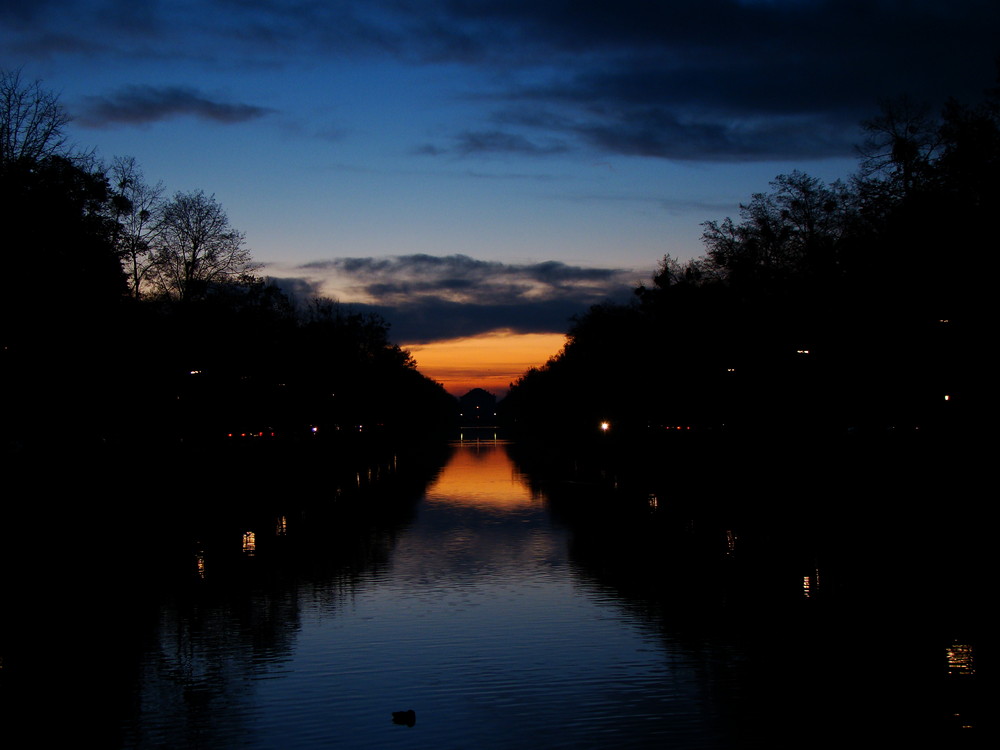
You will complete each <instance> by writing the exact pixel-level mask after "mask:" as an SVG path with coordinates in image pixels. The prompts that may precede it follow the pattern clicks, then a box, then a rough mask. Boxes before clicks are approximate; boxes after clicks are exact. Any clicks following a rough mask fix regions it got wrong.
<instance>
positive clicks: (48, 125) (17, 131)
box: [0, 70, 70, 164]
mask: <svg viewBox="0 0 1000 750" xmlns="http://www.w3.org/2000/svg"><path fill="white" fill-rule="evenodd" d="M69 120H70V118H69V115H68V114H67V113H66V110H65V109H63V107H62V105H61V104H60V103H59V97H58V96H56V95H55V94H53V93H52V92H50V91H47V90H45V89H43V88H42V85H41V82H40V81H35V82H33V83H27V82H26V81H24V79H23V78H22V77H21V71H20V70H10V71H7V70H3V71H0V164H10V163H13V162H16V161H21V160H27V161H40V160H42V159H45V158H48V157H51V156H68V155H69V149H68V148H67V147H66V135H65V132H64V131H65V128H66V125H67V124H68V123H69Z"/></svg>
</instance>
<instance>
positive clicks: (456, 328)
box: [301, 255, 637, 343]
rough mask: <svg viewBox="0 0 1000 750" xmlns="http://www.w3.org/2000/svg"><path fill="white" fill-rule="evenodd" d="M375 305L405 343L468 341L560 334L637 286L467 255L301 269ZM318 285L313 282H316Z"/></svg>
mask: <svg viewBox="0 0 1000 750" xmlns="http://www.w3.org/2000/svg"><path fill="white" fill-rule="evenodd" d="M301 268H302V270H303V271H307V272H310V274H316V275H317V276H321V277H323V276H329V277H331V278H334V279H335V280H336V283H337V285H338V286H341V287H344V286H350V287H352V288H353V291H354V293H355V294H357V295H359V296H361V295H363V296H365V297H367V298H369V299H371V300H373V302H371V303H367V304H365V305H353V306H355V307H359V308H360V309H371V310H375V311H377V312H379V313H380V314H382V315H383V316H384V317H385V318H386V319H387V320H389V321H390V322H391V323H392V325H393V335H394V337H395V338H397V339H398V340H405V341H407V342H411V343H416V342H426V341H434V340H439V339H443V338H455V337H459V336H473V335H476V334H479V333H485V332H487V331H492V330H496V329H498V328H509V329H512V330H514V331H517V332H519V333H562V332H565V330H566V328H567V327H568V324H569V320H570V318H571V317H572V316H573V315H576V314H580V313H582V312H584V311H586V310H587V308H588V307H589V306H590V305H593V304H597V303H600V302H603V301H605V300H607V299H617V300H622V299H626V298H627V297H628V295H629V294H630V292H631V289H632V288H633V287H634V285H635V283H636V281H637V279H636V278H635V277H634V275H633V274H632V272H631V271H627V270H624V269H617V268H584V267H580V266H571V265H568V264H566V263H561V262H559V261H546V262H542V263H527V264H508V263H499V262H496V261H484V260H477V259H474V258H470V257H468V256H465V255H450V256H433V255H405V256H395V257H388V258H336V259H333V260H328V261H318V262H315V263H308V264H305V265H303V266H302V267H301ZM314 283H315V281H314Z"/></svg>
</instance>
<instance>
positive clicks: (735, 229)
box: [502, 92, 1000, 434]
mask: <svg viewBox="0 0 1000 750" xmlns="http://www.w3.org/2000/svg"><path fill="white" fill-rule="evenodd" d="M865 127H866V133H867V135H868V138H867V140H866V143H865V146H864V147H863V148H862V154H861V157H862V160H861V169H860V171H859V173H858V175H857V176H855V177H854V178H853V179H852V181H851V183H850V184H843V183H835V184H833V185H824V184H823V183H821V182H820V181H819V180H817V179H815V178H813V177H810V176H808V175H805V174H803V173H800V172H793V173H792V174H789V175H781V176H779V177H778V178H776V179H775V180H774V181H773V182H772V183H771V191H770V192H768V193H760V194H756V195H754V196H752V199H751V200H750V202H749V203H748V204H746V205H743V206H741V210H740V219H739V220H738V221H734V220H732V219H729V218H727V219H725V220H724V221H722V222H716V221H710V222H706V224H705V225H704V227H705V232H704V235H703V239H704V243H705V247H706V251H707V252H706V255H705V256H704V257H702V258H699V259H696V260H693V261H690V262H688V263H680V262H678V261H677V260H675V259H673V258H671V257H669V256H667V257H666V258H664V261H663V263H662V264H661V266H660V269H659V270H658V272H657V274H656V275H655V276H654V278H653V280H652V284H651V285H650V286H645V285H643V286H641V287H639V288H638V289H637V290H636V298H635V300H634V301H633V303H632V304H629V305H612V304H605V305H600V306H596V307H593V308H591V309H590V311H589V312H587V313H586V314H585V315H583V316H581V317H580V318H578V319H577V320H575V321H574V323H573V325H572V327H571V328H570V330H569V338H568V343H567V345H566V347H565V349H564V350H563V351H562V352H561V353H560V354H559V355H558V356H556V357H554V358H553V359H551V360H550V361H549V362H548V363H547V364H546V365H545V366H544V367H542V368H539V369H536V370H532V371H529V372H528V373H526V374H525V375H524V376H523V377H522V378H521V379H520V380H519V381H518V382H517V383H515V384H513V386H512V388H511V392H510V395H509V396H508V398H507V399H506V400H505V403H504V404H503V405H502V408H503V411H504V413H505V414H506V415H507V417H508V418H509V419H510V420H511V421H512V422H513V423H514V424H515V425H516V426H518V427H521V428H523V429H525V430H528V431H530V430H533V429H541V428H542V427H544V426H546V425H549V424H553V423H558V424H565V425H568V426H571V427H572V428H573V429H574V430H576V431H577V432H578V433H583V434H596V433H597V431H598V429H599V424H600V422H602V421H609V422H610V423H611V429H612V430H613V431H616V432H618V433H619V434H621V433H622V432H625V433H633V434H634V433H635V432H637V431H643V432H644V433H646V432H648V431H649V430H654V431H661V432H664V433H666V431H668V430H673V431H676V430H678V429H680V430H684V431H687V430H689V429H693V430H698V431H708V430H712V431H722V432H739V433H750V434H757V433H760V432H768V431H781V432H785V433H789V432H813V433H817V432H818V433H823V434H836V433H838V432H844V431H852V432H853V431H869V432H871V431H874V432H884V431H886V430H907V431H914V430H925V431H934V430H935V429H937V430H944V429H953V428H956V427H961V428H966V429H967V428H971V427H974V426H975V419H974V415H975V414H976V413H978V411H979V408H978V407H977V404H982V403H983V400H984V397H985V387H984V384H983V382H982V379H981V376H980V375H978V373H981V372H982V371H983V365H984V362H983V360H984V356H983V355H982V354H981V353H980V352H983V351H984V348H985V347H984V342H985V341H986V338H985V336H986V331H985V321H986V320H988V313H987V311H986V309H985V307H986V304H985V303H986V299H987V292H986V284H987V283H989V281H988V280H990V279H992V274H991V273H990V272H989V271H988V268H987V264H989V263H990V262H991V257H990V256H991V253H990V252H989V251H990V249H991V248H992V247H993V246H995V244H996V240H995V238H994V237H993V236H992V234H993V231H992V219H993V216H992V214H993V210H992V207H993V206H995V205H997V199H998V198H1000V195H998V192H1000V181H998V180H997V177H996V176H997V174H998V169H997V168H998V166H1000V105H998V99H997V97H996V94H995V92H993V93H991V94H990V95H989V96H988V97H987V99H986V100H985V102H984V103H982V104H981V105H979V106H976V107H967V106H962V105H960V104H958V103H955V102H952V103H950V104H949V105H948V106H947V107H946V108H945V110H944V112H943V113H942V115H941V117H940V118H938V119H934V118H930V117H928V116H927V115H926V112H925V111H924V110H921V109H919V108H916V107H913V106H912V105H911V104H909V103H908V102H894V103H888V104H886V105H885V109H884V111H883V113H882V114H881V115H880V116H879V117H877V118H874V119H873V120H871V121H870V122H868V123H866V124H865Z"/></svg>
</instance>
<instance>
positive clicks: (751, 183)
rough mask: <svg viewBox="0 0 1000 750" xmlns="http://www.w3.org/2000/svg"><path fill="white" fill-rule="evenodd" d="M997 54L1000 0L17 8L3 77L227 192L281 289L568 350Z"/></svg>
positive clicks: (0, 42) (10, 12)
mask: <svg viewBox="0 0 1000 750" xmlns="http://www.w3.org/2000/svg"><path fill="white" fill-rule="evenodd" d="M998 53H1000V4H998V3H996V2H994V1H993V0H987V1H982V2H980V1H978V0H957V1H955V2H949V3H941V2H923V1H920V0H913V1H910V2H900V1H890V0H870V1H868V2H862V1H861V0H851V1H848V0H829V1H827V2H822V1H817V2H811V1H810V0H679V1H672V0H662V1H661V2H654V1H650V0H645V1H640V0H618V2H596V1H593V0H583V1H580V2H568V1H558V2H556V1H547V0H531V1H530V2H529V1H528V0H492V1H491V2H477V1H475V0H424V1H423V2H403V0H365V1H363V2H361V1H359V2H354V1H353V0H343V1H340V2H338V1H336V0H334V1H332V2H321V1H319V0H295V1H292V0H287V1H283V0H198V1H197V2H188V1H187V0H182V1H178V2H168V1H166V0H164V1H162V2H137V1H136V0H130V1H129V2H122V1H121V0H33V1H32V2H28V1H21V0H0V65H2V66H3V67H4V68H5V69H14V68H19V69H21V71H22V76H23V77H25V78H27V79H28V80H35V79H41V80H42V82H43V84H44V86H45V87H46V88H49V89H51V90H54V91H57V92H59V93H60V96H61V101H62V103H63V104H64V105H65V106H66V108H67V109H68V110H69V112H70V114H71V115H72V116H73V117H74V122H73V125H72V128H71V135H72V137H73V140H74V141H75V142H76V143H77V144H78V145H79V146H80V147H82V148H95V149H96V150H97V153H98V155H99V156H100V157H102V158H105V159H111V158H112V157H113V156H134V157H135V158H136V159H137V160H138V162H139V163H140V165H141V166H142V168H143V170H144V172H145V175H146V178H147V180H148V181H149V182H157V181H162V182H163V184H164V186H165V188H166V191H167V192H168V193H172V192H174V191H189V190H195V189H201V190H204V191H205V192H206V193H209V194H214V195H215V196H216V198H217V199H218V200H219V201H220V202H221V203H222V205H223V206H224V208H225V209H226V211H227V212H228V214H229V217H230V219H231V220H232V223H233V225H234V226H236V227H237V228H238V229H241V230H242V231H244V232H245V233H246V236H247V242H248V246H249V247H250V248H251V250H252V251H253V253H254V256H255V257H256V258H257V260H259V261H260V262H262V263H264V264H266V266H265V273H267V274H270V275H272V276H273V277H276V278H281V279H285V280H288V281H287V282H286V283H288V285H289V288H292V287H297V288H300V289H309V290H313V291H318V292H321V293H325V294H328V295H331V296H335V297H337V298H339V299H341V300H342V301H345V302H357V303H365V304H372V305H376V306H379V307H378V309H380V310H382V311H383V312H384V313H385V315H386V317H387V318H388V319H389V321H390V322H391V323H392V325H393V331H394V333H395V334H396V337H397V338H398V339H402V340H403V342H404V343H427V342H429V341H434V340H438V339H442V338H454V337H458V336H475V335H477V334H482V333H486V332H488V331H490V330H496V329H508V330H512V331H515V332H523V333H540V332H562V331H564V330H565V328H566V323H567V319H568V317H569V316H570V315H572V314H573V313H574V312H583V311H584V310H586V308H587V306H588V305H589V304H592V303H594V302H599V301H601V300H602V299H605V298H608V297H609V296H611V297H614V296H615V295H617V296H618V297H619V298H620V297H621V296H622V295H623V294H627V291H628V289H630V288H631V287H633V286H634V285H635V284H636V283H637V282H639V281H643V280H646V279H648V277H649V275H650V273H651V272H652V270H653V269H654V267H655V265H656V264H657V262H658V261H659V260H660V259H661V258H662V257H663V255H664V254H665V253H671V254H673V255H675V256H680V257H682V258H686V257H692V256H695V255H699V254H700V253H701V244H700V241H699V238H700V234H701V227H700V224H701V222H703V221H706V220H710V219H722V218H724V217H725V216H727V215H729V216H735V215H736V214H737V212H738V204H739V202H740V201H746V200H748V199H749V197H750V195H751V193H753V192H755V191H764V190H766V189H767V183H768V181H769V180H771V179H773V178H774V177H775V176H776V175H778V174H781V173H785V172H789V171H791V170H793V169H800V170H803V171H806V172H809V173H810V174H813V175H815V176H817V177H820V178H822V179H825V180H832V179H836V178H843V177H847V176H848V175H849V174H850V173H851V172H852V171H853V169H854V165H855V161H854V151H853V147H854V144H856V143H857V142H858V141H859V140H860V135H859V130H858V123H859V122H860V121H861V120H862V119H864V118H865V117H870V116H873V115H874V114H875V113H876V112H877V106H878V101H879V99H880V98H885V97H892V96H897V95H901V94H908V95H910V96H912V97H913V98H915V99H918V100H924V101H927V102H928V103H930V104H931V105H932V106H933V107H937V106H939V105H940V104H941V103H942V102H943V100H944V98H945V97H946V96H948V95H956V96H958V97H961V98H965V99H970V100H971V99H976V98H978V97H979V95H980V93H981V91H982V90H983V89H985V88H986V87H988V86H990V85H991V84H993V83H994V80H995V66H994V58H995V56H996V55H997V54H998Z"/></svg>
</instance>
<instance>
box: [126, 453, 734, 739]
mask: <svg viewBox="0 0 1000 750" xmlns="http://www.w3.org/2000/svg"><path fill="white" fill-rule="evenodd" d="M281 528H282V530H283V532H284V533H286V534H287V535H288V536H289V537H294V535H295V533H296V530H295V524H294V522H293V521H292V520H288V519H286V520H285V522H283V523H282V525H281ZM260 544H261V542H260V540H259V539H258V546H259V545H260ZM567 546H568V544H567V532H566V531H565V530H564V529H562V528H560V527H558V526H556V525H555V524H553V522H552V520H551V519H550V517H549V512H548V510H547V508H546V505H545V502H544V499H543V498H542V497H540V496H538V495H537V493H535V492H533V491H532V490H531V488H529V486H528V485H527V483H526V482H525V481H524V479H523V477H522V476H521V475H520V474H519V473H518V472H517V470H516V469H515V467H514V465H513V464H512V462H511V461H510V459H509V458H508V456H507V453H506V451H505V449H504V446H503V445H502V444H501V443H494V442H486V443H475V442H474V443H467V444H462V445H459V446H456V447H455V449H454V451H453V453H452V455H451V458H450V460H449V462H448V463H447V465H446V466H445V468H444V470H443V471H442V472H441V473H440V474H439V476H438V477H437V479H436V480H435V481H434V482H433V483H432V484H431V485H430V486H429V487H428V488H427V490H426V493H425V496H424V498H423V500H422V501H421V502H420V503H419V504H418V506H417V509H416V516H415V518H414V520H413V522H412V524H410V525H409V526H408V527H407V528H405V529H404V530H402V531H401V532H400V533H399V534H398V536H397V537H396V538H395V541H394V546H393V548H392V550H391V554H390V557H389V560H388V562H387V564H386V565H385V566H384V567H381V568H379V569H375V570H367V571H364V572H362V574H361V575H360V576H358V577H355V578H354V579H353V580H352V581H351V582H350V583H349V584H348V583H344V582H343V581H341V582H340V583H339V584H338V582H337V581H336V580H335V581H332V582H323V581H316V582H313V583H310V585H309V586H307V587H300V588H298V589H297V590H294V591H291V592H288V594H289V596H290V597H293V598H294V600H289V601H286V602H283V603H281V602H277V603H276V602H274V601H269V602H267V603H266V604H265V603H262V602H254V603H253V604H251V605H249V606H251V607H253V608H261V607H264V608H265V611H264V612H260V611H258V612H257V613H256V614H255V615H254V617H257V618H261V617H285V618H288V621H286V622H284V623H282V624H281V625H280V626H277V629H278V630H281V631H284V637H283V638H279V639H277V642H274V643H270V644H268V646H267V648H264V649H258V650H256V651H255V652H254V654H253V658H250V659H248V654H247V653H246V650H247V640H246V635H245V634H244V633H240V632H238V631H239V629H240V628H242V627H245V623H243V624H241V623H236V622H234V621H233V619H232V617H231V615H230V614H227V613H226V612H223V611H218V612H213V613H210V614H209V616H208V618H207V619H206V616H205V615H206V613H204V612H202V613H196V612H189V613H186V614H180V613H168V614H167V615H166V616H165V618H164V623H163V627H162V628H161V630H160V633H159V648H158V650H157V651H156V652H155V653H150V654H147V656H146V660H147V663H146V665H145V666H144V669H143V671H144V674H143V684H142V687H141V691H142V695H143V698H144V701H145V702H146V711H145V715H144V716H143V717H141V719H140V722H139V725H138V726H140V728H139V729H137V730H136V733H135V734H132V735H131V737H130V743H131V744H134V745H135V746H147V747H154V746H160V745H168V746H178V744H177V743H178V742H179V740H178V739H177V737H178V733H181V734H182V735H183V742H185V743H191V742H194V741H199V742H204V743H205V744H204V745H203V746H205V747H233V746H241V747H260V748H271V747H275V748H277V747H282V748H312V747H317V748H318V747H358V748H373V747H387V746H390V745H392V746H399V747H422V748H426V747H434V748H468V747H475V746H478V747H507V748H510V747H515V748H516V747H543V748H544V747H610V746H614V747H630V746H631V747H646V746H649V743H651V742H655V741H656V740H657V738H664V739H670V740H671V741H672V742H673V743H674V744H675V745H676V744H677V743H678V742H680V743H681V744H682V745H686V746H690V747H694V746H712V745H713V737H714V736H715V730H714V729H713V728H712V727H713V726H714V725H715V724H716V723H717V716H716V715H715V713H714V709H713V708H712V706H711V702H710V701H707V700H706V698H705V696H704V695H702V690H701V687H700V684H699V675H698V667H697V665H696V663H695V662H694V661H693V660H692V659H690V658H688V657H685V656H684V655H683V654H680V653H674V652H671V651H669V650H667V649H666V648H665V647H664V645H663V644H662V642H661V641H660V640H659V639H658V638H657V637H656V636H655V634H654V633H653V632H651V631H650V629H649V628H648V627H646V626H644V625H643V624H642V623H641V622H640V621H639V620H636V619H630V618H629V617H627V616H624V615H623V612H622V611H621V610H620V608H618V607H617V606H616V605H615V603H614V601H613V599H611V598H609V597H608V596H607V595H606V594H603V593H600V592H598V591H596V590H594V589H592V588H590V589H588V588H587V587H585V586H581V583H580V581H579V580H578V579H577V578H576V577H575V576H574V575H573V573H572V568H571V566H570V564H569V561H568V558H567ZM338 586H342V588H340V590H339V591H338V590H337V589H338ZM317 589H321V591H317ZM289 623H291V627H290V628H289V627H288V626H289ZM228 630H235V631H236V632H227V631H228ZM178 681H180V682H183V684H184V686H185V687H184V689H183V691H182V694H178V695H179V697H176V698H175V699H173V700H174V701H175V703H174V704H171V702H170V701H167V702H166V703H164V702H163V698H164V696H169V695H171V694H177V691H176V683H177V682H178ZM199 704H201V705H200V707H199ZM200 708H203V709H204V713H200V712H199V710H200ZM407 709H413V710H414V711H415V712H416V716H417V721H416V725H415V726H414V727H412V728H411V727H405V726H398V725H394V724H393V723H392V722H391V720H390V715H391V712H393V711H399V710H407ZM161 722H162V725H161ZM133 726H137V725H133Z"/></svg>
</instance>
